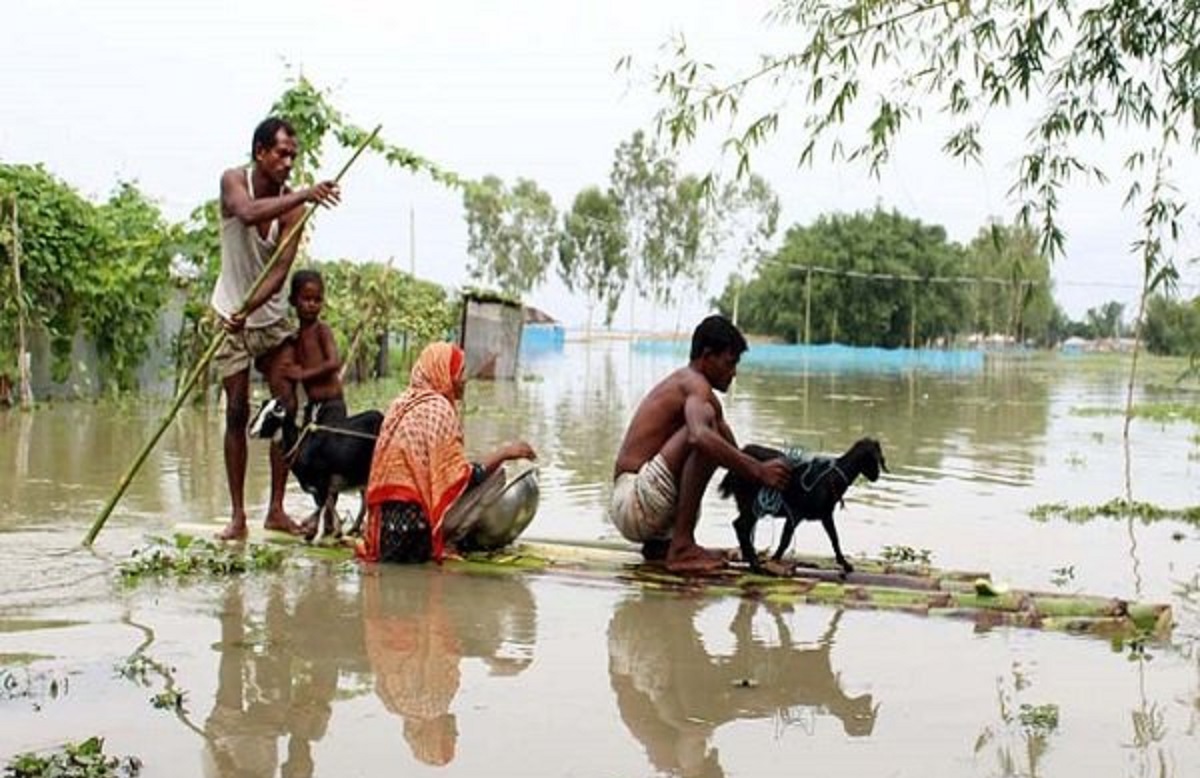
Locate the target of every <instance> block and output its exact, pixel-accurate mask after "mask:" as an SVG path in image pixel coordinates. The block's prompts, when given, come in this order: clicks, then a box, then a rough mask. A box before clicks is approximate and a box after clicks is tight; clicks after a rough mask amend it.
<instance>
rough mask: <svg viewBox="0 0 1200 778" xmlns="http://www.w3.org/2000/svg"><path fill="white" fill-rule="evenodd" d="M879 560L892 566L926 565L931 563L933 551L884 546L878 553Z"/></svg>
mask: <svg viewBox="0 0 1200 778" xmlns="http://www.w3.org/2000/svg"><path fill="white" fill-rule="evenodd" d="M879 558H880V559H882V560H883V561H885V562H890V563H892V564H921V565H927V564H930V563H931V562H932V561H933V551H931V550H930V549H928V548H921V549H916V548H913V547H911V546H884V547H883V550H882V551H880V552H879Z"/></svg>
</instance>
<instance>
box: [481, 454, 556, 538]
mask: <svg viewBox="0 0 1200 778" xmlns="http://www.w3.org/2000/svg"><path fill="white" fill-rule="evenodd" d="M501 470H502V471H503V475H504V480H503V482H502V483H498V484H497V485H496V486H495V487H493V488H490V489H489V488H486V485H482V486H481V487H480V490H481V492H482V493H481V494H480V495H479V498H478V504H477V505H474V506H472V507H471V512H472V513H474V514H477V515H476V516H474V517H473V519H474V520H473V521H472V522H471V528H470V529H469V530H467V534H466V536H465V537H464V538H463V540H462V543H461V545H462V546H463V547H464V548H472V549H483V550H491V549H496V548H501V547H503V546H507V545H508V544H509V543H511V542H513V541H514V540H516V538H517V536H518V535H520V534H521V533H522V532H524V531H525V528H526V527H528V526H529V522H531V521H533V516H534V514H536V513H537V507H538V497H539V496H540V491H539V488H538V480H537V467H536V466H534V465H533V464H532V463H527V462H526V463H512V462H510V463H506V464H504V465H503V466H502V467H501ZM497 481H499V479H497Z"/></svg>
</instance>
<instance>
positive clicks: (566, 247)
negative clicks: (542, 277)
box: [558, 186, 629, 330]
mask: <svg viewBox="0 0 1200 778" xmlns="http://www.w3.org/2000/svg"><path fill="white" fill-rule="evenodd" d="M626 241H627V238H626V235H625V230H624V223H623V221H622V218H621V209H620V207H619V206H618V204H617V201H616V199H615V198H614V197H613V196H612V195H611V194H609V193H607V192H602V191H601V190H600V189H598V188H597V187H594V186H592V187H588V188H587V189H584V190H583V191H581V192H580V193H579V194H577V195H575V202H574V203H572V205H571V210H570V212H568V213H566V214H564V215H563V230H562V239H561V241H560V242H559V246H558V273H559V276H560V277H561V278H562V281H563V283H564V284H566V287H567V289H569V290H571V291H572V292H581V293H583V294H584V295H585V296H586V297H587V300H588V329H589V330H590V329H591V322H592V309H593V308H594V306H595V305H596V304H597V303H599V304H600V305H601V306H603V310H604V324H605V326H608V325H611V324H612V319H613V314H614V313H615V312H616V310H617V305H618V304H619V303H620V301H621V294H622V293H623V292H624V291H625V284H626V282H627V281H628V279H629V255H628V254H627V253H626V251H625V248H626Z"/></svg>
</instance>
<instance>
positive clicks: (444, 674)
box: [203, 569, 537, 778]
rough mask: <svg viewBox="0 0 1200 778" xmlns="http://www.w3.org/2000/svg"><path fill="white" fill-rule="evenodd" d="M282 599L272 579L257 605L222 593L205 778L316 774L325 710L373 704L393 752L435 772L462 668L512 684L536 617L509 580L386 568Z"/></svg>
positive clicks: (521, 588) (309, 586)
mask: <svg viewBox="0 0 1200 778" xmlns="http://www.w3.org/2000/svg"><path fill="white" fill-rule="evenodd" d="M292 583H294V581H293V582H292ZM292 591H293V592H295V590H294V589H293V590H292ZM288 592H289V584H288V583H286V582H285V581H283V580H277V581H274V582H272V584H271V585H270V588H269V590H268V591H267V593H266V597H265V600H261V601H259V600H257V598H254V597H248V596H247V595H246V593H245V592H244V591H243V586H242V584H240V583H234V584H232V585H231V586H230V587H229V588H228V589H227V590H226V591H225V596H224V600H223V602H222V605H221V613H220V618H219V620H220V627H221V639H220V642H219V643H217V644H216V645H215V646H214V647H215V648H216V650H217V651H219V652H220V659H219V665H218V683H217V690H216V694H215V696H214V701H213V706H212V710H211V712H210V713H209V715H208V717H207V719H206V720H205V722H204V728H203V729H204V737H205V741H206V751H205V763H204V768H205V775H206V776H210V778H241V776H271V775H279V776H282V778H305V777H307V776H312V775H314V774H316V773H318V772H320V771H319V770H317V768H316V765H315V764H314V759H313V749H314V744H315V743H316V742H317V741H320V740H321V739H322V738H324V737H325V736H326V734H327V731H328V730H329V722H330V718H331V716H332V712H333V708H334V703H335V700H341V699H345V698H348V697H358V696H362V695H369V694H371V693H372V692H373V693H374V695H375V697H377V699H378V700H379V702H380V703H382V706H383V708H384V709H385V710H386V711H387V712H388V713H389V714H391V715H393V716H395V717H397V718H398V724H399V726H398V728H397V740H399V739H400V738H401V737H402V738H403V741H404V742H405V744H406V745H407V748H408V751H409V753H410V754H411V755H412V757H413V758H415V759H416V760H417V761H420V762H422V763H425V764H429V765H445V764H448V763H449V762H451V761H452V760H453V759H454V756H455V752H456V747H457V741H458V722H457V718H456V716H455V714H454V709H453V703H454V698H455V696H456V694H457V693H458V690H459V686H460V682H461V677H462V676H461V670H460V666H461V663H462V661H463V660H464V659H467V658H477V659H479V660H481V661H482V662H483V664H484V665H485V666H486V667H487V668H488V670H489V673H490V674H491V675H493V676H515V675H519V674H520V673H521V672H522V671H524V670H525V669H526V668H527V667H528V666H529V665H530V664H531V663H532V661H533V645H534V642H535V641H536V636H537V615H536V605H535V602H534V599H533V595H532V594H531V593H530V591H529V589H528V587H527V586H526V584H525V583H524V582H522V581H521V580H518V579H516V578H484V579H480V578H468V577H463V576H455V575H452V574H448V573H444V572H442V571H437V570H390V569H389V570H383V571H372V572H370V573H366V574H364V575H363V576H362V577H361V578H359V579H357V580H352V581H349V583H348V585H347V586H344V587H343V586H339V585H338V578H337V576H336V575H334V574H332V573H327V572H319V573H318V574H317V575H314V576H313V577H312V579H311V580H309V581H307V582H306V583H305V584H304V585H303V586H302V587H300V589H299V592H298V593H295V594H294V597H293V598H292V599H294V604H292V603H289V594H288ZM255 602H259V603H260V605H259V608H258V609H256V608H255ZM281 760H282V761H281Z"/></svg>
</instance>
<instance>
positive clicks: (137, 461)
mask: <svg viewBox="0 0 1200 778" xmlns="http://www.w3.org/2000/svg"><path fill="white" fill-rule="evenodd" d="M381 126H382V125H377V126H376V127H375V129H374V130H372V131H371V134H370V135H368V136H367V137H366V139H365V140H364V141H363V142H362V143H361V144H360V145H359V147H358V148H357V149H355V151H354V153H353V154H352V155H351V156H350V159H348V160H346V164H344V165H342V169H341V170H339V171H338V174H337V175H336V176H334V178H333V180H334V183H337V182H338V181H341V180H342V176H344V175H345V174H346V171H347V170H349V169H350V166H351V165H353V164H354V162H355V160H357V159H358V157H359V155H361V154H362V153H363V151H365V150H366V148H367V146H369V145H370V143H371V141H373V140H375V136H376V135H378V134H379V130H380V128H381ZM318 207H319V206H318V204H316V203H313V205H312V206H311V207H309V209H308V210H307V211H305V212H304V215H303V216H302V217H300V221H298V222H297V223H296V224H295V226H293V227H292V228H291V229H290V230H288V232H287V234H286V235H285V236H284V237H283V240H281V241H279V245H278V246H277V247H276V248H275V252H274V253H273V254H272V255H271V258H270V260H268V262H267V264H266V266H265V267H263V269H262V272H261V273H259V275H258V278H256V279H255V280H254V285H253V286H251V287H250V290H249V291H248V292H246V296H245V298H244V299H243V300H242V308H245V307H246V303H248V302H249V301H250V300H251V299H253V297H254V295H255V293H257V292H258V290H259V288H260V287H261V286H262V285H263V283H264V282H265V281H266V279H267V275H268V274H269V273H270V272H271V269H272V268H274V267H275V264H276V263H277V262H278V261H279V258H280V257H282V256H283V250H284V248H285V247H287V245H288V244H289V243H291V242H293V241H294V240H296V239H297V237H298V236H299V235H300V232H301V230H303V229H304V225H305V224H307V223H308V220H309V219H310V218H311V217H312V215H313V213H314V212H315V211H316V210H317V208H318ZM224 342H225V330H224V329H218V330H217V332H216V334H215V335H213V339H212V342H211V343H209V344H208V348H206V349H205V350H204V353H203V354H202V355H201V357H200V360H199V361H198V362H197V363H196V366H195V367H193V368H192V372H191V373H189V374H188V377H187V380H186V381H184V382H183V385H182V386H181V387H180V388H179V391H178V392H176V393H175V400H174V401H173V402H172V403H171V407H170V408H169V409H168V410H167V415H166V416H165V417H163V420H162V422H161V423H160V424H159V425H158V429H156V430H155V431H154V434H153V435H151V436H150V439H149V440H147V441H146V443H145V445H143V446H142V449H141V451H139V452H138V454H137V456H136V457H134V459H133V462H132V463H131V464H130V466H129V469H128V470H126V471H125V474H124V475H122V476H121V480H120V481H118V482H117V488H116V490H115V491H113V493H112V496H111V497H109V498H108V502H107V503H105V505H104V508H103V509H102V510H101V511H100V515H99V516H97V517H96V521H95V522H93V523H92V527H91V529H89V530H88V533H87V535H86V536H85V537H84V539H83V545H85V546H90V545H92V543H93V542H94V541H95V540H96V536H97V535H98V534H100V530H101V528H103V527H104V522H106V521H108V517H109V515H111V514H112V511H113V508H115V507H116V505H117V502H119V501H120V499H121V497H122V496H123V495H124V494H125V491H126V490H127V489H128V488H129V484H130V483H131V482H132V481H133V477H134V476H135V475H137V472H138V470H139V469H141V467H142V464H143V463H144V462H145V461H146V457H148V456H149V455H150V452H151V451H153V450H154V446H155V445H157V444H158V441H159V439H161V438H162V436H163V433H165V432H166V431H167V427H168V426H170V424H171V422H172V421H173V420H174V419H175V415H176V414H177V413H179V408H180V407H181V406H182V405H183V401H184V400H185V399H187V396H188V395H189V394H190V393H191V391H192V388H193V387H194V386H195V385H196V382H197V381H199V380H200V377H201V376H202V375H204V372H205V371H206V370H207V369H208V363H209V362H211V361H212V358H213V356H214V355H215V354H216V353H217V349H219V348H220V347H221V344H222V343H224Z"/></svg>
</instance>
